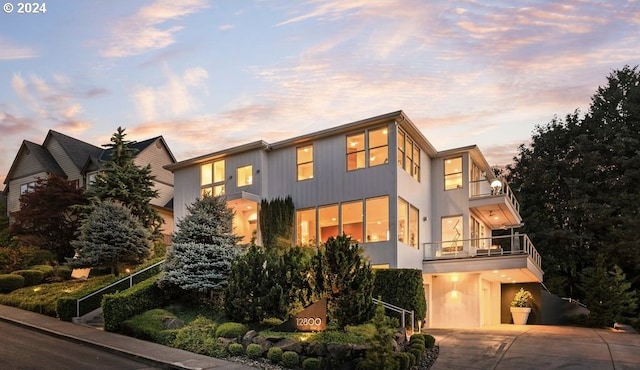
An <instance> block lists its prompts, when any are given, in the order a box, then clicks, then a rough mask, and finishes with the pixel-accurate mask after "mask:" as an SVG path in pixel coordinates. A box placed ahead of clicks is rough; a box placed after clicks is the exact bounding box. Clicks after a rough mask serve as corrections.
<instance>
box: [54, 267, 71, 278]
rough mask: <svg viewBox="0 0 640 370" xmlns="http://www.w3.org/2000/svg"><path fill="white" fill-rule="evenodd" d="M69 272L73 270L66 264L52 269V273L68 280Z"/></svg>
mask: <svg viewBox="0 0 640 370" xmlns="http://www.w3.org/2000/svg"><path fill="white" fill-rule="evenodd" d="M71 273H73V270H72V269H71V267H68V266H58V267H57V268H55V269H54V275H55V276H58V277H59V278H61V279H62V280H70V279H71Z"/></svg>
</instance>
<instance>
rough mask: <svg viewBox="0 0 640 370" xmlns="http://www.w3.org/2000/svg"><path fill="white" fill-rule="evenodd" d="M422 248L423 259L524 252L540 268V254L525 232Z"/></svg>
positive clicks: (519, 253)
mask: <svg viewBox="0 0 640 370" xmlns="http://www.w3.org/2000/svg"><path fill="white" fill-rule="evenodd" d="M423 250H424V260H425V261H432V260H438V259H454V258H471V257H499V256H513V255H523V254H526V255H528V256H529V258H531V260H532V261H533V262H534V263H535V265H536V266H538V268H540V269H542V261H541V257H540V254H539V253H538V251H537V250H536V248H535V247H534V246H533V243H532V242H531V240H530V239H529V237H528V236H527V235H526V234H519V233H515V234H513V235H503V236H492V237H487V238H476V239H460V240H449V241H439V242H432V243H424V248H423Z"/></svg>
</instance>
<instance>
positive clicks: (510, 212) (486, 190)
mask: <svg viewBox="0 0 640 370" xmlns="http://www.w3.org/2000/svg"><path fill="white" fill-rule="evenodd" d="M469 208H470V209H471V212H472V213H473V215H474V216H475V217H476V218H478V219H480V220H481V221H482V222H483V223H484V224H486V225H488V226H489V228H491V229H493V230H496V229H505V228H508V227H509V226H510V225H517V224H520V223H521V222H522V218H521V217H520V203H518V200H517V199H516V197H515V195H514V194H513V192H512V191H511V188H509V185H508V184H507V182H506V181H504V180H501V179H494V180H493V181H491V182H489V180H487V179H483V180H478V181H471V182H470V183H469Z"/></svg>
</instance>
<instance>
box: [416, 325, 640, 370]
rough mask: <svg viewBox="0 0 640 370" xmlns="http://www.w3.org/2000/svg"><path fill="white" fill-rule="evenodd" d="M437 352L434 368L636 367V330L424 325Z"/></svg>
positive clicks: (639, 357) (639, 349)
mask: <svg viewBox="0 0 640 370" xmlns="http://www.w3.org/2000/svg"><path fill="white" fill-rule="evenodd" d="M425 331H426V332H427V333H429V334H431V335H433V336H434V337H435V338H436V344H438V345H439V346H440V354H439V355H438V359H437V361H436V363H435V364H434V365H433V367H432V369H433V370H450V369H495V370H511V369H518V370H534V369H535V370H539V369H603V370H605V369H612V370H621V369H640V334H636V333H631V332H625V331H620V330H613V329H611V330H606V329H589V328H578V327H570V326H548V325H498V326H491V327H485V328H482V329H425Z"/></svg>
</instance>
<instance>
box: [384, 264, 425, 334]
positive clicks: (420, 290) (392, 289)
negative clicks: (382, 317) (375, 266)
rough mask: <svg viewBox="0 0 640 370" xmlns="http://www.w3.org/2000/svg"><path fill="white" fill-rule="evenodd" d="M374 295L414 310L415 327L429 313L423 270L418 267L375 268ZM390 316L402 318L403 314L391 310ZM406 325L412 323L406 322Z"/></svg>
mask: <svg viewBox="0 0 640 370" xmlns="http://www.w3.org/2000/svg"><path fill="white" fill-rule="evenodd" d="M398 282H402V284H398ZM373 296H374V297H378V296H379V297H381V300H382V301H384V302H388V303H391V304H393V305H396V306H398V307H402V308H404V309H405V310H409V311H411V310H413V311H414V313H415V314H414V320H415V322H414V323H413V327H414V328H415V327H416V326H417V325H418V320H421V319H422V318H423V317H425V315H426V313H427V303H426V299H425V296H424V286H423V281H422V271H421V270H418V269H381V270H375V283H374V285H373ZM389 316H391V317H395V318H398V319H400V318H401V314H400V313H397V312H390V313H389ZM408 321H409V320H408ZM406 325H410V324H409V323H406Z"/></svg>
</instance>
